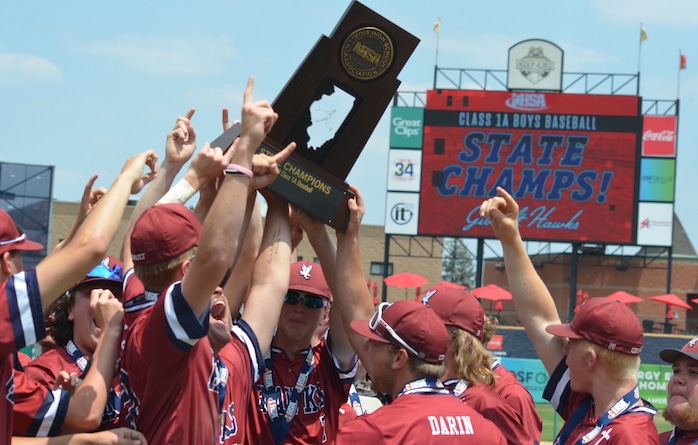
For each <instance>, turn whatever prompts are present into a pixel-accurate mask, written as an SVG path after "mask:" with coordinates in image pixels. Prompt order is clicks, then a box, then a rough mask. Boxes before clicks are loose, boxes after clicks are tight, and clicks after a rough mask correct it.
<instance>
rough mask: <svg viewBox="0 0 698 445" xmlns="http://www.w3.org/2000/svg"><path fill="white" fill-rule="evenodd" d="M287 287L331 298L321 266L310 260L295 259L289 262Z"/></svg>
mask: <svg viewBox="0 0 698 445" xmlns="http://www.w3.org/2000/svg"><path fill="white" fill-rule="evenodd" d="M288 288H289V289H292V290H298V291H301V292H308V293H311V294H316V295H320V296H321V297H325V298H327V299H328V300H332V292H331V291H330V288H329V286H328V285H327V281H326V280H325V275H324V274H323V273H322V267H320V265H319V264H317V263H313V262H312V261H297V262H295V263H293V264H291V279H290V281H289V283H288Z"/></svg>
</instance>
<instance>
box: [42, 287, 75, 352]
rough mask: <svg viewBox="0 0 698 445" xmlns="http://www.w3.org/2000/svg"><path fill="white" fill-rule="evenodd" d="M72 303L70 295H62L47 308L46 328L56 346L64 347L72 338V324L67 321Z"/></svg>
mask: <svg viewBox="0 0 698 445" xmlns="http://www.w3.org/2000/svg"><path fill="white" fill-rule="evenodd" d="M71 306H72V303H71V301H70V294H69V293H68V292H66V293H64V294H63V295H61V296H60V297H58V298H57V299H56V300H55V301H54V302H53V303H51V306H49V308H48V316H47V317H46V326H47V327H48V328H49V332H50V333H51V337H53V340H54V341H55V342H56V344H57V345H60V346H65V345H66V344H68V341H70V340H72V338H73V322H72V321H70V320H68V312H69V310H70V307H71Z"/></svg>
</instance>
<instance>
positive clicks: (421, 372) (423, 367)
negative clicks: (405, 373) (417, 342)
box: [388, 343, 446, 379]
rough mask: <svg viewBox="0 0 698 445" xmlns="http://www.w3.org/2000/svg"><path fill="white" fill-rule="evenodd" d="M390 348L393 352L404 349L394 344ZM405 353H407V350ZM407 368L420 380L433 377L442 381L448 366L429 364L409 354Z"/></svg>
mask: <svg viewBox="0 0 698 445" xmlns="http://www.w3.org/2000/svg"><path fill="white" fill-rule="evenodd" d="M388 346H389V347H390V349H391V350H392V351H393V352H398V351H399V350H400V349H404V348H402V347H400V346H396V345H394V344H392V343H390V344H389V345H388ZM405 352H407V350H406V349H405ZM407 367H408V368H409V370H410V371H411V372H412V373H413V374H414V375H416V376H418V377H419V378H428V377H433V378H435V379H440V378H441V376H442V375H444V373H445V372H446V366H444V364H443V362H442V363H438V364H435V363H427V362H425V361H424V360H422V359H420V358H418V357H416V356H414V355H412V354H410V353H409V352H408V353H407Z"/></svg>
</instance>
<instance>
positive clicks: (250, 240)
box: [223, 192, 274, 323]
mask: <svg viewBox="0 0 698 445" xmlns="http://www.w3.org/2000/svg"><path fill="white" fill-rule="evenodd" d="M256 195H257V194H256V192H255V193H253V194H251V195H250V199H252V203H251V204H248V208H251V209H252V215H251V216H250V221H249V224H248V225H247V230H246V232H245V239H244V240H243V242H242V247H241V248H240V255H239V257H238V259H237V261H235V265H234V266H233V269H232V271H231V273H230V277H229V278H228V281H227V282H226V283H225V286H224V288H223V294H224V295H225V297H226V298H227V300H228V309H229V310H230V313H231V314H232V316H233V318H235V317H236V316H237V314H238V313H239V312H240V307H241V306H242V304H243V302H244V301H245V298H247V295H248V293H249V291H250V283H251V281H252V270H253V267H254V265H255V261H256V260H257V256H258V255H259V251H260V246H261V244H262V238H263V235H264V224H263V222H262V212H261V209H260V204H259V200H258V199H256V197H257V196H256ZM267 218H269V212H267ZM246 310H247V308H246ZM272 323H274V322H273V321H272Z"/></svg>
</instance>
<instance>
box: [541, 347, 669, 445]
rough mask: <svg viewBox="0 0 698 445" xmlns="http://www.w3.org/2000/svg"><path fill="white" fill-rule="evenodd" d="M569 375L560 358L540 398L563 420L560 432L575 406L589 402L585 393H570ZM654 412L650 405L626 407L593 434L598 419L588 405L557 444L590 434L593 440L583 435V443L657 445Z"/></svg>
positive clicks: (565, 444) (591, 407)
mask: <svg viewBox="0 0 698 445" xmlns="http://www.w3.org/2000/svg"><path fill="white" fill-rule="evenodd" d="M569 375H570V373H569V369H568V368H567V364H566V363H565V359H564V358H563V359H562V361H561V362H560V364H559V365H558V366H557V368H556V369H555V371H553V374H552V375H551V376H550V381H548V384H547V385H546V387H545V390H544V391H543V397H544V398H545V399H546V400H549V401H550V404H551V405H552V406H553V408H554V409H555V411H557V412H558V414H560V416H561V417H562V418H563V419H564V420H565V422H566V423H565V425H563V427H562V429H563V430H564V429H565V426H567V422H568V421H569V419H570V416H572V413H574V412H575V410H576V409H577V407H579V406H580V405H581V404H582V403H587V401H589V399H591V396H590V395H589V394H587V393H579V392H575V391H572V389H571V388H570V378H569ZM614 408H615V407H614ZM656 412H657V410H656V409H655V408H654V407H653V406H652V405H650V404H648V403H647V402H645V403H644V404H643V405H642V406H636V407H634V408H630V409H629V410H627V411H626V412H624V413H622V414H620V415H617V417H615V416H614V417H613V418H612V419H611V421H610V423H609V424H608V425H606V426H605V427H603V428H601V429H600V430H599V431H593V430H595V426H596V423H597V421H598V420H599V416H594V410H593V403H589V409H588V411H587V412H586V413H584V416H583V418H582V419H581V421H580V422H579V423H578V424H577V425H575V426H574V429H572V430H571V432H570V434H569V435H568V437H567V440H566V441H565V442H564V443H560V444H559V445H573V444H576V443H578V441H579V440H580V439H582V437H584V436H585V435H590V434H591V435H593V437H591V436H587V438H585V439H586V440H585V442H584V443H588V444H591V445H620V444H622V445H630V444H632V445H658V444H659V434H658V433H657V427H656V426H655V425H654V420H653V417H654V414H655V413H656ZM592 431H593V432H592Z"/></svg>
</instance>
